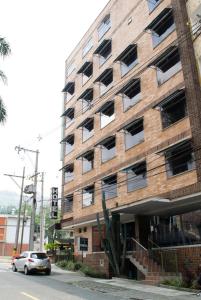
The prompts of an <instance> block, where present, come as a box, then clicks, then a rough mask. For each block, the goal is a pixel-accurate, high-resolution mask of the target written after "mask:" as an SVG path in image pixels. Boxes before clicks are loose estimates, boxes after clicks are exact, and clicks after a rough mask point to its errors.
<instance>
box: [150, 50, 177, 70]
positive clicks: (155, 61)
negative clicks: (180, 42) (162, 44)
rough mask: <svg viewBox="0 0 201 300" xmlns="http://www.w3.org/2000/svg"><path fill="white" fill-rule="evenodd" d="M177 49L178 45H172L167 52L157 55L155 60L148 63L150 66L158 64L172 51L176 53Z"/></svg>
mask: <svg viewBox="0 0 201 300" xmlns="http://www.w3.org/2000/svg"><path fill="white" fill-rule="evenodd" d="M176 50H178V47H177V46H171V47H169V48H168V49H167V50H165V52H163V53H162V54H161V55H160V56H159V57H157V58H156V59H155V60H153V61H152V62H151V63H150V64H148V67H151V66H157V65H159V64H160V63H161V62H162V61H163V60H164V59H166V58H167V57H169V56H170V55H171V54H172V53H174V52H175V51H176Z"/></svg>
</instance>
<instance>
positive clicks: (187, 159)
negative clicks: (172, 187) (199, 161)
mask: <svg viewBox="0 0 201 300" xmlns="http://www.w3.org/2000/svg"><path fill="white" fill-rule="evenodd" d="M165 158H166V161H167V174H168V176H169V177H170V176H174V175H177V174H180V173H183V172H185V171H189V170H192V169H194V168H195V159H194V153H193V148H192V145H191V143H190V141H186V142H183V143H179V144H178V145H175V146H173V147H171V148H170V149H168V150H166V151H165Z"/></svg>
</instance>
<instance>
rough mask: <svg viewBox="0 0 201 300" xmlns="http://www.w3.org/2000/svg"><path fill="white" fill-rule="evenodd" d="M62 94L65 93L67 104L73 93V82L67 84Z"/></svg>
mask: <svg viewBox="0 0 201 300" xmlns="http://www.w3.org/2000/svg"><path fill="white" fill-rule="evenodd" d="M62 92H64V93H65V95H66V96H65V97H66V101H67V102H68V101H69V100H70V99H71V98H72V97H73V95H74V93H75V82H68V83H67V84H66V86H65V88H64V89H63V90H62Z"/></svg>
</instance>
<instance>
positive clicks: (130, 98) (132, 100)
mask: <svg viewBox="0 0 201 300" xmlns="http://www.w3.org/2000/svg"><path fill="white" fill-rule="evenodd" d="M117 94H121V95H122V99H123V106H124V111H126V110H128V109H129V108H130V107H132V106H134V105H135V104H136V103H137V102H138V101H139V100H140V99H141V86H140V79H132V80H130V81H129V82H128V84H126V85H125V86H124V87H123V88H122V89H121V90H120V91H118V93H117Z"/></svg>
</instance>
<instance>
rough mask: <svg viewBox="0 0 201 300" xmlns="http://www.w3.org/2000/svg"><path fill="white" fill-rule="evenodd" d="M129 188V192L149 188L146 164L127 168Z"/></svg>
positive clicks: (142, 163)
mask: <svg viewBox="0 0 201 300" xmlns="http://www.w3.org/2000/svg"><path fill="white" fill-rule="evenodd" d="M125 171H126V173H127V188H128V192H131V191H135V190H137V189H141V188H144V187H146V186H147V167H146V162H145V161H144V162H141V163H137V164H135V165H133V166H132V167H129V168H127V169H126V170H125Z"/></svg>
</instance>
